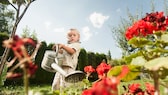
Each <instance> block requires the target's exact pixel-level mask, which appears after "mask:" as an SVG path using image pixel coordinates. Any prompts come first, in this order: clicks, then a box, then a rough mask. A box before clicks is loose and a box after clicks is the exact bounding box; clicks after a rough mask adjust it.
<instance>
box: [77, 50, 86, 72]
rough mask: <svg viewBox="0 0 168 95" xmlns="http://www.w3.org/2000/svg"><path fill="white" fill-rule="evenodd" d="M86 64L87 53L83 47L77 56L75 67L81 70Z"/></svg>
mask: <svg viewBox="0 0 168 95" xmlns="http://www.w3.org/2000/svg"><path fill="white" fill-rule="evenodd" d="M87 65H88V55H87V52H86V50H85V49H84V48H82V49H81V51H80V53H79V57H78V66H77V69H78V70H81V71H83V68H84V67H85V66H87Z"/></svg>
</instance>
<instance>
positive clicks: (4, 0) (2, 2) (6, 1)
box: [0, 0, 9, 5]
mask: <svg viewBox="0 0 168 95" xmlns="http://www.w3.org/2000/svg"><path fill="white" fill-rule="evenodd" d="M0 3H1V4H5V5H8V4H9V1H8V0H1V1H0Z"/></svg>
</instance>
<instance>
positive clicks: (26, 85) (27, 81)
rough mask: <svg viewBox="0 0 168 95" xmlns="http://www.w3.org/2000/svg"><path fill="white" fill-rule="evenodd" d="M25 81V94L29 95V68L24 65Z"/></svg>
mask: <svg viewBox="0 0 168 95" xmlns="http://www.w3.org/2000/svg"><path fill="white" fill-rule="evenodd" d="M23 73H24V76H23V82H24V91H25V95H28V87H29V80H28V74H27V69H26V67H25V66H24V67H23Z"/></svg>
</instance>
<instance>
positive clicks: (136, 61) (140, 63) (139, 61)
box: [131, 56, 147, 66]
mask: <svg viewBox="0 0 168 95" xmlns="http://www.w3.org/2000/svg"><path fill="white" fill-rule="evenodd" d="M146 62H147V61H146V60H145V58H144V57H143V56H138V57H136V58H133V59H132V61H131V64H132V65H138V66H143V65H144V64H145V63H146Z"/></svg>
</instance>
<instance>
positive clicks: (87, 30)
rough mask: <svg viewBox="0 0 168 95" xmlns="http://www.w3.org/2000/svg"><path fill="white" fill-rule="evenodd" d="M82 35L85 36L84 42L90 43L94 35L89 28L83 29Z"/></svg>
mask: <svg viewBox="0 0 168 95" xmlns="http://www.w3.org/2000/svg"><path fill="white" fill-rule="evenodd" d="M82 34H83V36H84V37H83V41H88V40H89V39H90V37H91V36H92V33H91V32H90V29H89V27H88V26H86V27H83V28H82Z"/></svg>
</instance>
